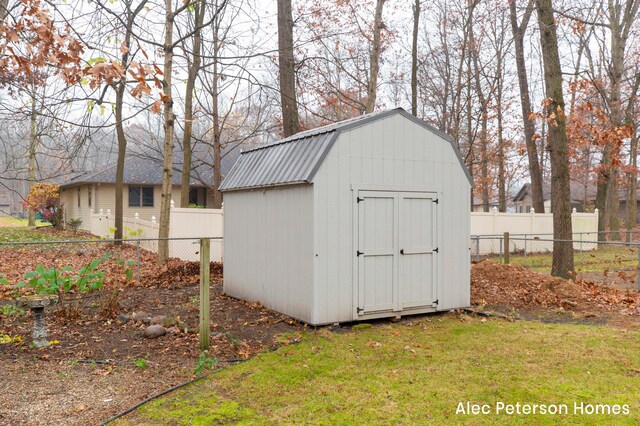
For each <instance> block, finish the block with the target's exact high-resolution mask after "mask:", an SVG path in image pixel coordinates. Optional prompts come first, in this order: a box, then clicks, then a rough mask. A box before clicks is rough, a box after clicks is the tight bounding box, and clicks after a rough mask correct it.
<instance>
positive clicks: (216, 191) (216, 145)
mask: <svg viewBox="0 0 640 426" xmlns="http://www.w3.org/2000/svg"><path fill="white" fill-rule="evenodd" d="M219 28H220V27H219V23H218V21H217V20H214V28H213V43H214V44H213V71H212V72H213V81H212V82H211V94H212V100H211V103H212V104H213V110H212V115H213V129H212V130H213V134H212V139H213V188H212V189H213V208H214V209H220V208H222V193H221V192H220V184H221V183H222V170H221V169H220V168H221V163H222V161H221V160H222V153H221V148H222V146H221V143H220V137H221V129H220V108H219V104H218V102H219V98H218V77H219V76H218V52H219V51H220V41H219V40H218V30H219Z"/></svg>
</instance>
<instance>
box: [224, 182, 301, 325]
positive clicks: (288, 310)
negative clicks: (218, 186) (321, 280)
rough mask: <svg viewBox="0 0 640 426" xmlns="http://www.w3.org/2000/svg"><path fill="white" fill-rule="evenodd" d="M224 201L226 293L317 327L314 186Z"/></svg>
mask: <svg viewBox="0 0 640 426" xmlns="http://www.w3.org/2000/svg"><path fill="white" fill-rule="evenodd" d="M224 197H225V217H226V219H225V221H224V237H225V243H224V244H225V247H224V291H225V293H226V294H229V295H230V296H233V297H237V298H241V299H245V300H250V301H255V300H259V301H260V302H261V303H262V304H263V305H264V306H266V307H267V308H270V309H274V310H277V311H279V312H283V313H285V314H287V315H290V316H292V317H294V318H298V319H300V320H303V321H306V322H313V321H312V320H313V289H312V286H313V256H314V253H313V187H312V185H308V184H304V185H295V186H284V187H277V188H272V189H266V190H253V191H237V192H227V193H225V194H224ZM256 287H257V288H256Z"/></svg>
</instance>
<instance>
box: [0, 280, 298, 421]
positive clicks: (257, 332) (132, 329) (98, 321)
mask: <svg viewBox="0 0 640 426" xmlns="http://www.w3.org/2000/svg"><path fill="white" fill-rule="evenodd" d="M220 278H221V276H220V274H217V275H216V279H215V281H213V282H212V286H211V331H212V339H211V348H210V352H209V357H210V358H213V359H217V360H220V362H219V364H218V365H220V366H224V365H228V364H229V363H228V362H226V360H234V361H235V360H238V359H245V358H248V357H250V356H252V355H254V354H256V353H258V352H261V351H264V350H268V349H270V348H273V347H276V346H277V345H278V344H279V336H281V335H282V334H283V333H288V332H295V331H297V330H300V329H301V325H300V324H298V323H297V322H295V321H293V320H291V319H290V318H288V317H286V316H284V315H280V314H277V313H274V312H271V311H268V310H266V309H264V308H262V307H261V306H259V305H257V304H248V303H245V302H242V301H239V300H236V299H233V298H229V297H227V296H224V295H223V294H222V284H221V280H220ZM197 296H198V287H197V286H196V285H193V284H186V285H181V284H176V285H174V286H166V287H155V288H133V287H129V288H124V289H121V290H120V291H119V301H118V304H119V305H120V306H121V309H120V310H119V314H120V315H123V314H127V315H129V316H134V317H135V315H134V313H136V315H140V316H141V317H143V316H148V317H154V316H157V315H164V316H167V317H168V318H176V319H178V320H179V321H180V322H181V323H183V326H185V328H186V331H185V330H184V329H183V330H180V331H177V330H174V331H175V332H174V333H168V334H166V335H164V336H162V337H159V338H156V339H145V338H144V337H143V336H142V332H143V330H144V329H145V328H146V327H147V324H144V323H143V322H141V321H139V320H136V319H130V320H129V321H127V322H124V323H123V321H121V320H119V319H117V318H116V319H113V320H105V319H103V318H101V315H100V314H99V309H98V308H99V306H100V303H95V307H92V306H93V304H91V303H89V305H88V308H87V309H88V313H85V314H84V315H83V317H82V318H81V319H80V320H73V321H71V320H65V319H63V318H61V317H60V316H59V315H58V316H56V314H55V313H54V312H50V313H49V315H47V321H48V329H49V339H50V340H56V341H57V342H59V343H57V344H54V345H52V346H51V347H49V348H45V349H34V348H30V347H29V345H27V344H26V343H24V342H23V343H22V344H15V343H14V344H0V360H1V361H0V377H2V380H0V424H2V425H22V424H25V425H26V424H29V425H42V424H56V425H88V424H99V423H100V422H101V421H104V420H106V419H108V418H109V417H111V416H112V415H114V414H116V413H118V412H121V411H123V410H125V409H127V408H129V407H131V406H133V405H135V404H136V403H138V402H140V401H142V400H144V399H145V398H147V397H149V396H151V395H154V394H156V393H158V392H160V391H162V390H165V389H167V388H169V387H171V386H174V385H177V384H179V383H182V382H184V381H186V380H189V379H191V378H193V377H195V376H194V374H193V372H194V368H195V367H196V360H197V359H198V355H199V350H198V335H197V334H194V333H193V331H194V330H193V328H195V327H197V325H198V300H197ZM143 310H144V312H142V311H143ZM0 318H2V317H0ZM2 319H3V323H0V334H9V335H11V336H16V335H19V336H23V338H24V341H25V342H26V341H28V340H30V330H31V321H30V317H29V315H26V316H22V317H18V318H17V319H13V320H7V319H6V318H2ZM122 319H124V317H122ZM189 329H191V330H189ZM136 360H137V361H138V363H141V362H143V361H140V360H144V361H146V363H147V366H146V368H143V367H141V366H135V365H134V364H133V363H134V362H135V361H136ZM92 361H95V362H92ZM105 361H106V362H105Z"/></svg>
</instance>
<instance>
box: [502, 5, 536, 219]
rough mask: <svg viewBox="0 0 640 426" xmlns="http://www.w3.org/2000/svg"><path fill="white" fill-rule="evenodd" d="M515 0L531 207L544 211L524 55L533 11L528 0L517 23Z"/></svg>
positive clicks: (514, 29) (512, 12)
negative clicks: (525, 36)
mask: <svg viewBox="0 0 640 426" xmlns="http://www.w3.org/2000/svg"><path fill="white" fill-rule="evenodd" d="M516 1H517V0H509V14H510V17H511V30H512V32H513V41H514V43H513V44H514V47H515V53H516V69H517V72H518V86H519V88H520V106H521V108H522V123H523V127H524V140H525V145H526V148H527V159H528V160H529V176H530V177H531V193H532V197H533V208H534V209H535V210H536V212H538V213H544V195H543V193H542V171H541V168H540V163H539V161H538V147H537V145H536V141H535V138H534V136H535V132H536V129H535V125H534V122H533V120H532V119H531V117H530V115H531V98H530V97H529V79H528V76H527V65H526V62H525V57H524V35H525V32H526V30H527V26H528V25H529V19H530V18H531V14H532V12H533V1H534V0H529V1H528V3H527V7H526V9H525V12H524V15H523V16H522V22H520V24H518V15H517V10H516Z"/></svg>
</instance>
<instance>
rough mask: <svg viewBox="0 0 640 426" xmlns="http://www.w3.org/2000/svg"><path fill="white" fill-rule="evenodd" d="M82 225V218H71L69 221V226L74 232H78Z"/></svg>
mask: <svg viewBox="0 0 640 426" xmlns="http://www.w3.org/2000/svg"><path fill="white" fill-rule="evenodd" d="M80 226H82V219H80V218H77V219H70V220H69V221H67V227H68V228H69V229H70V230H72V231H73V232H74V233H76V232H78V229H80Z"/></svg>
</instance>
